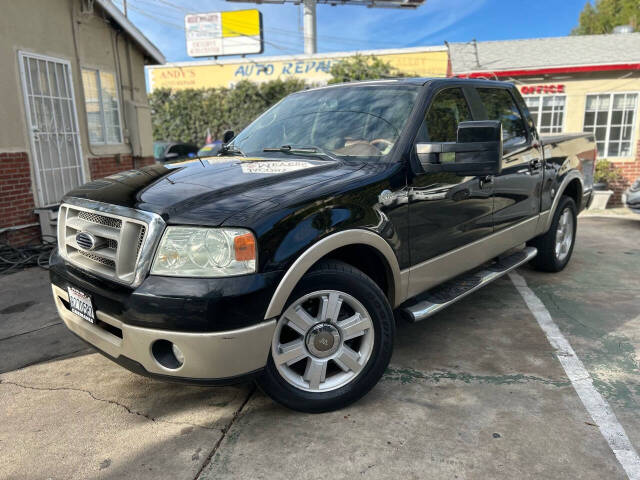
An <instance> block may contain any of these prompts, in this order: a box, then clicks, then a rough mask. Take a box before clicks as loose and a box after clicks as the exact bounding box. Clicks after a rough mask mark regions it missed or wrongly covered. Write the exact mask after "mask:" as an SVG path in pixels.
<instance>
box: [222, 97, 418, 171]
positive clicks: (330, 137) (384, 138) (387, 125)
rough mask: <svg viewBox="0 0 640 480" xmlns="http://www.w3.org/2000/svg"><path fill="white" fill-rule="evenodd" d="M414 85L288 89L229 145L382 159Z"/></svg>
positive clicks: (249, 151)
mask: <svg viewBox="0 0 640 480" xmlns="http://www.w3.org/2000/svg"><path fill="white" fill-rule="evenodd" d="M419 90H420V87H419V86H417V85H367V86H362V85H361V86H357V85H354V86H345V87H336V88H325V89H319V90H312V91H308V92H301V93H297V94H293V95H290V96H288V97H286V98H285V99H284V100H282V101H281V102H279V103H278V104H276V105H275V106H273V107H272V108H271V109H269V110H267V111H266V112H265V113H264V114H262V115H261V116H260V117H258V119H257V120H255V121H254V122H253V123H251V124H250V125H249V126H248V127H247V128H245V129H244V130H243V131H242V132H241V133H240V134H239V135H238V136H237V137H236V138H235V139H234V140H233V142H232V147H234V148H236V149H239V150H241V151H242V152H243V153H244V154H245V155H249V156H251V155H261V154H262V152H263V149H264V148H273V147H276V148H277V147H281V146H283V145H292V146H296V147H301V146H315V147H319V148H321V149H324V150H328V151H329V152H332V153H334V154H336V155H338V156H344V157H358V158H362V159H370V160H374V161H384V157H385V156H386V155H387V154H388V153H389V152H390V151H391V149H392V147H393V145H394V144H395V142H396V140H397V139H398V137H399V135H400V132H401V130H402V127H403V126H404V124H405V122H406V120H407V118H408V117H409V113H410V112H411V109H412V107H413V104H414V102H415V99H416V97H417V96H418V92H419Z"/></svg>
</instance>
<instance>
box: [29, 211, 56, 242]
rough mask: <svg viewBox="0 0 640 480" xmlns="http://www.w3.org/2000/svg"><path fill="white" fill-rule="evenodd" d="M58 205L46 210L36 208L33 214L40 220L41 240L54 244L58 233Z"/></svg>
mask: <svg viewBox="0 0 640 480" xmlns="http://www.w3.org/2000/svg"><path fill="white" fill-rule="evenodd" d="M59 207H60V206H59V205H55V206H53V207H46V208H36V209H35V210H34V212H35V213H36V214H37V215H38V219H39V220H40V233H42V240H44V241H48V242H55V241H56V237H57V231H58V208H59Z"/></svg>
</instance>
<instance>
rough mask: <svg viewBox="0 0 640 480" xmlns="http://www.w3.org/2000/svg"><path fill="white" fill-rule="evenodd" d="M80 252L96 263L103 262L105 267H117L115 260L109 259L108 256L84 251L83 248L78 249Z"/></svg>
mask: <svg viewBox="0 0 640 480" xmlns="http://www.w3.org/2000/svg"><path fill="white" fill-rule="evenodd" d="M78 253H80V254H81V255H82V256H83V257H86V258H88V259H89V260H93V261H94V262H96V263H101V264H102V265H104V266H105V267H109V268H113V269H115V268H116V262H114V261H113V260H109V259H108V258H104V257H101V256H100V255H94V254H93V253H90V252H84V251H82V250H78Z"/></svg>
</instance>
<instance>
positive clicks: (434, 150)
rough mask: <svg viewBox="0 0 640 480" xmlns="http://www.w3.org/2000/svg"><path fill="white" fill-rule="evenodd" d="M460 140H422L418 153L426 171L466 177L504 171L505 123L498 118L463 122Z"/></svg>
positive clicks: (461, 123) (417, 147) (459, 128)
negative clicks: (503, 144) (428, 141)
mask: <svg viewBox="0 0 640 480" xmlns="http://www.w3.org/2000/svg"><path fill="white" fill-rule="evenodd" d="M457 137H458V139H457V141H456V142H440V143H418V144H416V152H415V153H416V156H417V157H418V160H419V161H420V165H421V166H422V169H423V171H424V172H449V173H457V174H458V175H465V176H482V175H499V174H500V172H501V171H502V124H501V123H500V122H499V121H494V120H482V121H477V122H460V123H459V124H458V135H457Z"/></svg>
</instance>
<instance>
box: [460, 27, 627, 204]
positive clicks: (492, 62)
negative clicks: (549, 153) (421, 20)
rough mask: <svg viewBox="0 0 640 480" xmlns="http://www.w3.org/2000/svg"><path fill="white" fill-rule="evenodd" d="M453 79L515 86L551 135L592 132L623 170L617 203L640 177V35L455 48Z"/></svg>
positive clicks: (603, 152) (607, 156)
mask: <svg viewBox="0 0 640 480" xmlns="http://www.w3.org/2000/svg"><path fill="white" fill-rule="evenodd" d="M449 61H450V63H451V72H452V74H453V75H456V76H461V77H472V78H487V79H495V80H504V81H510V82H514V83H515V84H516V85H517V86H518V88H519V89H520V92H521V93H522V96H523V97H524V99H525V101H526V103H527V105H528V106H529V109H530V110H531V113H532V115H533V117H534V119H535V121H536V123H537V126H538V130H539V131H540V132H541V133H542V134H545V135H550V134H558V133H571V132H582V131H588V132H593V133H594V134H595V137H596V141H597V145H598V155H599V158H602V159H606V160H608V161H610V162H612V163H613V164H615V165H616V166H617V167H619V168H620V170H621V172H622V174H623V176H624V179H623V180H621V181H620V182H618V183H617V184H616V185H612V187H613V189H614V191H615V195H614V197H613V198H612V199H611V201H610V205H620V195H621V193H622V192H623V191H624V190H625V189H626V188H627V187H628V186H629V184H630V183H632V182H633V181H634V180H635V179H636V178H638V177H640V122H638V120H637V116H638V108H639V107H638V106H639V103H640V33H620V34H612V35H584V36H569V37H557V38H532V39H526V40H511V41H498V42H470V43H451V44H449Z"/></svg>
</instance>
